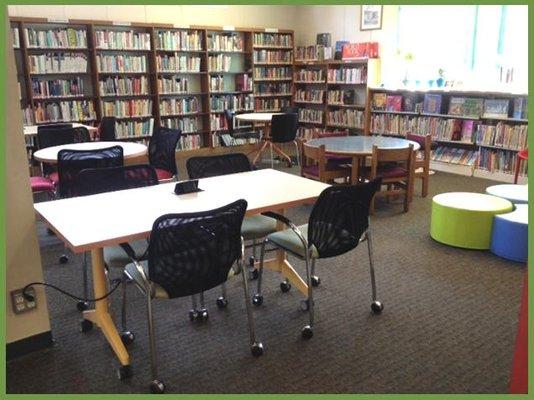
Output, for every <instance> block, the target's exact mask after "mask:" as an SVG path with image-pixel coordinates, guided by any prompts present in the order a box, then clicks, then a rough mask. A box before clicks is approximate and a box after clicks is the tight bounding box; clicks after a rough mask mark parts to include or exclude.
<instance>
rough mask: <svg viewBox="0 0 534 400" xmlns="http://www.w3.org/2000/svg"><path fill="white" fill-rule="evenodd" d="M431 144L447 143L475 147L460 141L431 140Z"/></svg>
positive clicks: (473, 144) (471, 143) (472, 144)
mask: <svg viewBox="0 0 534 400" xmlns="http://www.w3.org/2000/svg"><path fill="white" fill-rule="evenodd" d="M432 141H433V142H438V143H448V144H458V145H463V146H476V144H475V143H473V142H462V141H461V140H442V139H432Z"/></svg>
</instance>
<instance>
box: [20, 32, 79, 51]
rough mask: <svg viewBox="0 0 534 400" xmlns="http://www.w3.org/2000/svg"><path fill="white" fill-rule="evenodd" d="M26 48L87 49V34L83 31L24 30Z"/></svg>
mask: <svg viewBox="0 0 534 400" xmlns="http://www.w3.org/2000/svg"><path fill="white" fill-rule="evenodd" d="M23 32H24V38H25V40H26V46H27V47H28V48H30V49H39V48H51V49H67V48H77V49H84V48H87V32H86V31H85V30H84V29H73V28H67V29H47V30H38V29H33V28H24V30H23Z"/></svg>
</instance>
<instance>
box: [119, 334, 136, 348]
mask: <svg viewBox="0 0 534 400" xmlns="http://www.w3.org/2000/svg"><path fill="white" fill-rule="evenodd" d="M121 340H122V343H124V345H125V346H128V345H129V344H132V343H133V342H134V340H135V335H134V334H133V332H130V331H123V332H121Z"/></svg>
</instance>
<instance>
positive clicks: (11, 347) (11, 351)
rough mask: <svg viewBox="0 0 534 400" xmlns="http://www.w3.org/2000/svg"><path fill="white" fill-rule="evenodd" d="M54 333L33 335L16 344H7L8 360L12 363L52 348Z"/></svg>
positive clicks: (47, 332)
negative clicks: (35, 352) (14, 360)
mask: <svg viewBox="0 0 534 400" xmlns="http://www.w3.org/2000/svg"><path fill="white" fill-rule="evenodd" d="M53 343H54V340H53V339H52V332H51V331H46V332H42V333H39V334H37V335H33V336H30V337H27V338H24V339H21V340H17V341H16V342H12V343H7V344H6V360H7V361H10V360H13V359H15V358H17V357H20V356H23V355H25V354H28V353H31V352H33V351H37V350H41V349H44V348H47V347H50V346H52V344H53Z"/></svg>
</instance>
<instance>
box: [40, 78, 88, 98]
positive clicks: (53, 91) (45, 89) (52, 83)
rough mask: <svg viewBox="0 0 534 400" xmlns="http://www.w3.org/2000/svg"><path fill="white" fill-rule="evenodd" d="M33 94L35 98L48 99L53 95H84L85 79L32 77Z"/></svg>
mask: <svg viewBox="0 0 534 400" xmlns="http://www.w3.org/2000/svg"><path fill="white" fill-rule="evenodd" d="M31 83H32V95H33V98H34V99H47V98H53V97H68V96H72V97H74V96H83V95H84V86H83V79H82V78H80V77H76V78H73V79H49V80H38V79H32V80H31Z"/></svg>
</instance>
